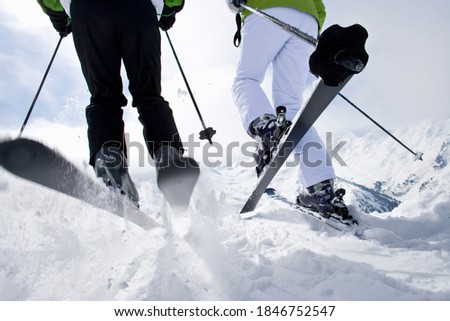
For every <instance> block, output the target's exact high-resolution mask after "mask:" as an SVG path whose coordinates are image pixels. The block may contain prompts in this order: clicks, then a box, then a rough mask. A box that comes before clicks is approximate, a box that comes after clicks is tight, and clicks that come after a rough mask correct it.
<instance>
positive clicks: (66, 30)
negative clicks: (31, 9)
mask: <svg viewBox="0 0 450 321" xmlns="http://www.w3.org/2000/svg"><path fill="white" fill-rule="evenodd" d="M37 1H38V3H39V4H40V5H41V7H42V10H44V12H45V13H46V14H47V15H48V16H49V18H50V21H51V22H52V24H53V28H55V29H56V31H58V33H59V35H60V36H61V37H66V36H68V35H69V34H70V33H71V32H72V24H71V19H70V17H69V16H68V15H67V13H66V12H65V11H64V8H63V7H62V6H61V4H59V3H56V4H53V5H52V4H51V3H49V2H48V1H45V0H37Z"/></svg>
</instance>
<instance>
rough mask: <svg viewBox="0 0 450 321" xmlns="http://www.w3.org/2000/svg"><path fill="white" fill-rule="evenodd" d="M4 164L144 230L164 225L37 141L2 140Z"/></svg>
mask: <svg viewBox="0 0 450 321" xmlns="http://www.w3.org/2000/svg"><path fill="white" fill-rule="evenodd" d="M0 165H1V166H2V167H3V168H5V169H6V170H8V171H10V172H11V173H13V174H15V175H17V176H20V177H22V178H24V179H27V180H30V181H32V182H35V183H37V184H40V185H43V186H45V187H48V188H51V189H53V190H56V191H58V192H61V193H64V194H66V195H69V196H72V197H75V198H77V199H79V200H81V201H84V202H86V203H88V204H90V205H92V206H94V207H96V208H100V209H103V210H106V211H108V212H110V213H112V214H115V215H117V216H120V217H123V218H125V219H127V220H128V221H131V222H133V223H135V224H137V225H139V226H140V227H142V228H143V229H146V230H149V229H151V228H155V227H158V226H160V224H158V223H157V222H156V221H155V220H153V219H152V218H151V217H149V216H148V215H146V214H145V213H144V212H142V211H141V210H139V209H138V208H137V207H136V206H134V205H133V204H132V203H131V202H129V201H128V199H126V198H125V197H124V196H122V195H116V194H114V193H113V192H111V191H109V190H107V189H106V188H105V187H104V186H101V185H100V184H98V183H97V182H95V181H94V180H93V179H91V178H90V177H89V176H88V175H87V174H85V173H83V172H82V171H80V170H79V169H78V168H77V167H76V166H75V165H73V164H72V163H71V162H69V161H68V160H67V159H66V158H65V157H63V156H62V155H60V154H59V153H57V152H56V151H54V150H52V149H50V148H48V147H47V146H45V145H43V144H41V143H39V142H36V141H34V140H30V139H25V138H18V139H15V140H9V141H3V142H0Z"/></svg>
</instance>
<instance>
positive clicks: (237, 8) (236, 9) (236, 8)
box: [225, 0, 245, 13]
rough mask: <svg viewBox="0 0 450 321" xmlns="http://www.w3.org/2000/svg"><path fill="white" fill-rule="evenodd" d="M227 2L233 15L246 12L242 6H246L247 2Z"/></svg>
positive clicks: (230, 0) (234, 0)
mask: <svg viewBox="0 0 450 321" xmlns="http://www.w3.org/2000/svg"><path fill="white" fill-rule="evenodd" d="M225 1H226V2H227V5H228V8H230V10H231V12H233V13H240V12H242V11H243V10H244V8H242V7H241V4H245V0H225Z"/></svg>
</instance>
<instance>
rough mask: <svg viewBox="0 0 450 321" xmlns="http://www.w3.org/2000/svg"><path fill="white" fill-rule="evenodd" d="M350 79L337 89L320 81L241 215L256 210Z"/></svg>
mask: <svg viewBox="0 0 450 321" xmlns="http://www.w3.org/2000/svg"><path fill="white" fill-rule="evenodd" d="M350 78H351V76H350V77H348V78H347V79H346V80H345V82H344V83H342V84H341V85H339V86H336V87H330V86H327V85H325V83H324V82H323V80H320V81H319V84H318V85H317V87H316V89H315V90H314V92H313V94H312V96H311V97H310V99H309V101H308V103H307V104H306V105H305V107H304V108H303V110H302V112H301V113H299V115H297V117H296V118H295V119H294V120H293V122H292V125H291V126H290V128H289V131H288V132H287V133H286V134H285V135H284V136H283V137H282V138H281V139H280V142H279V143H278V146H277V147H276V150H275V153H274V155H273V156H272V158H271V161H270V162H269V164H267V165H266V166H265V168H264V170H263V172H261V174H260V175H259V179H258V182H257V185H256V187H255V189H254V190H253V192H252V194H251V195H250V197H249V198H248V200H247V202H246V203H245V205H244V207H243V208H242V209H241V211H240V213H241V214H244V213H247V212H250V211H253V210H254V209H255V208H256V205H257V204H258V202H259V200H260V198H261V196H262V195H263V194H264V191H265V190H266V188H267V187H268V186H269V184H270V182H272V179H273V178H274V177H275V175H276V174H277V173H278V171H279V170H280V168H281V166H282V165H283V164H284V163H285V161H286V160H287V158H288V157H289V155H290V154H291V152H292V151H293V150H294V148H295V146H296V145H297V144H298V143H299V142H300V140H301V139H302V138H303V136H304V135H305V134H306V132H307V131H308V130H309V129H310V128H311V126H312V125H313V124H314V122H315V121H316V120H317V119H318V118H319V116H320V115H321V114H322V112H323V111H324V110H325V109H326V107H327V106H328V105H329V104H330V102H331V101H332V100H333V99H334V97H336V96H337V94H338V93H339V92H340V91H341V89H342V88H343V87H344V86H345V85H346V84H347V82H348V81H349V80H350Z"/></svg>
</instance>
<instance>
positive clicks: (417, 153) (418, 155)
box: [338, 93, 423, 161]
mask: <svg viewBox="0 0 450 321" xmlns="http://www.w3.org/2000/svg"><path fill="white" fill-rule="evenodd" d="M338 95H339V96H340V97H341V98H342V99H344V100H345V101H346V102H347V103H349V104H350V105H351V106H352V107H353V108H355V109H356V110H357V111H359V112H360V113H361V114H363V115H364V116H365V117H366V118H367V119H369V120H370V121H371V122H372V123H374V124H375V125H377V126H378V128H380V129H381V130H382V131H384V132H385V133H386V134H388V135H389V136H390V137H391V138H393V139H394V140H395V141H396V142H397V143H399V144H400V145H402V146H403V147H404V148H405V149H406V150H408V151H409V152H410V153H411V154H413V155H414V156H415V157H416V159H419V160H421V161H423V159H422V156H423V153H421V152H413V151H412V150H411V149H410V148H409V147H408V146H406V145H405V144H403V143H402V142H401V141H400V140H399V139H398V138H397V137H395V136H394V135H392V134H391V133H390V132H389V131H388V130H387V129H386V128H384V127H383V126H381V125H380V124H379V123H377V122H376V121H375V120H374V119H373V118H372V117H370V116H369V115H368V114H367V113H365V112H364V111H363V110H362V109H361V108H359V107H358V106H356V105H355V104H354V103H353V102H352V101H350V99H348V98H347V97H345V96H344V95H343V94H341V93H339V94H338Z"/></svg>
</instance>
